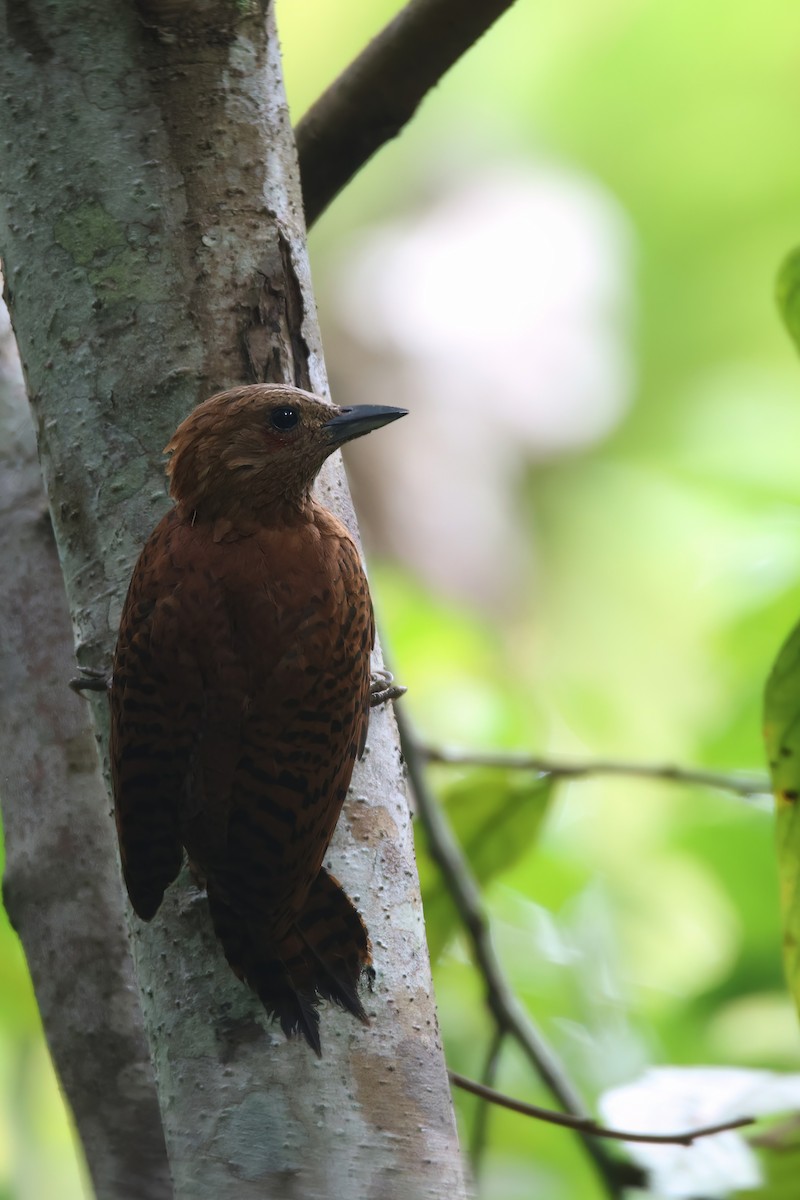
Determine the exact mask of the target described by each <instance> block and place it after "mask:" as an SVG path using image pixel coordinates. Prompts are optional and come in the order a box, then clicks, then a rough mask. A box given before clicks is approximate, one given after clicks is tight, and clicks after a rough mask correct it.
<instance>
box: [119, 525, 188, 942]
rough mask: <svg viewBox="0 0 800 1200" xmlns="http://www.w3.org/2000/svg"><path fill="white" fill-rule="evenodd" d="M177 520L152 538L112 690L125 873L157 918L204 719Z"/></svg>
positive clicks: (131, 592)
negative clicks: (188, 631)
mask: <svg viewBox="0 0 800 1200" xmlns="http://www.w3.org/2000/svg"><path fill="white" fill-rule="evenodd" d="M176 529H177V519H176V514H175V511H174V510H173V511H172V512H170V513H168V514H167V516H166V517H165V518H164V519H163V520H162V521H161V523H160V524H159V525H158V526H157V528H156V529H155V530H154V531H153V533H152V534H151V536H150V538H149V539H148V541H147V543H146V545H145V547H144V549H143V551H142V553H141V555H140V557H139V560H138V562H137V564H136V567H135V570H134V573H133V578H132V579H131V584H130V587H129V589H128V596H127V599H126V601H125V606H124V609H123V613H122V620H121V623H120V631H119V638H118V641H117V651H116V655H115V659H114V672H113V679H112V686H111V743H110V758H111V777H112V783H113V788H114V802H115V804H114V807H115V816H116V823H117V833H118V835H119V844H120V855H121V858H122V869H123V874H124V876H125V883H126V885H127V888H128V894H129V895H130V898H131V903H132V904H133V907H134V909H135V911H136V912H137V913H138V914H139V916H140V917H142V918H144V919H145V920H150V918H151V917H152V916H153V915H154V914H155V912H156V910H157V909H158V906H159V904H160V903H161V898H162V896H163V894H164V889H165V888H166V887H167V886H168V884H169V883H171V882H172V880H173V879H174V878H175V876H176V875H177V874H178V871H179V870H180V866H181V859H182V849H181V836H180V820H179V798H180V794H181V789H182V787H183V784H184V780H185V778H186V776H187V774H188V772H189V769H190V764H191V761H192V757H193V755H194V752H195V742H196V730H197V728H198V724H199V720H200V716H201V712H202V695H201V688H200V676H199V672H198V669H197V664H196V663H195V662H194V661H193V660H192V658H191V656H190V655H187V654H186V653H185V650H184V649H183V648H182V646H181V643H180V639H179V638H177V637H176V633H177V632H178V631H179V630H180V624H181V611H180V610H181V605H180V578H179V572H178V571H177V570H176V567H175V563H174V558H173V553H172V549H173V541H174V538H175V535H176Z"/></svg>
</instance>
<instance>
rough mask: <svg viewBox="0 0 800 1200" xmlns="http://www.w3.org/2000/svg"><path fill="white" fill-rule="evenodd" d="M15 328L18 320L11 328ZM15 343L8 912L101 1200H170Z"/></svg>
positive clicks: (0, 797) (3, 607)
mask: <svg viewBox="0 0 800 1200" xmlns="http://www.w3.org/2000/svg"><path fill="white" fill-rule="evenodd" d="M0 319H2V317H0ZM11 344H12V338H11V336H10V331H9V330H8V329H5V330H0V562H2V570H1V571H0V679H2V687H0V763H2V773H0V801H2V811H3V829H4V835H5V847H6V865H5V872H4V876H3V899H4V902H5V905H6V908H7V910H8V914H9V917H10V918H11V921H12V922H13V924H14V926H15V928H16V929H17V932H18V933H19V935H20V937H21V939H22V943H23V945H24V947H25V952H26V955H27V960H28V966H29V968H30V971H31V975H32V977H33V983H34V987H35V989H36V998H37V1001H38V1004H39V1009H40V1011H41V1014H42V1018H43V1021H44V1026H45V1031H46V1033H47V1039H48V1043H49V1045H50V1051H51V1054H52V1056H53V1061H54V1063H55V1065H56V1069H57V1071H58V1074H59V1077H60V1079H61V1083H62V1086H63V1088H64V1090H65V1092H66V1094H67V1095H68V1096H69V1098H70V1103H71V1106H72V1112H73V1114H74V1117H75V1124H76V1126H77V1129H78V1132H79V1134H80V1138H81V1142H82V1144H83V1146H84V1148H85V1154H86V1162H87V1165H88V1168H89V1171H90V1173H91V1176H92V1181H93V1183H94V1187H95V1191H96V1193H97V1195H98V1196H99V1197H105V1196H110V1197H125V1198H126V1200H169V1197H170V1196H171V1195H172V1186H171V1184H170V1180H169V1172H168V1169H167V1160H166V1151H165V1147H164V1135H163V1132H162V1129H161V1120H160V1115H159V1109H158V1103H157V1099H156V1093H155V1081H154V1077H153V1068H152V1064H151V1061H150V1055H149V1052H148V1046H147V1041H146V1038H145V1035H144V1029H143V1026H142V1016H141V1011H140V1008H139V998H138V993H137V990H136V987H135V983H134V978H133V970H132V964H131V958H130V953H129V951H128V942H127V937H126V928H125V913H124V908H123V904H122V895H121V892H120V886H119V870H118V868H117V863H116V861H115V853H114V832H113V828H112V825H111V822H110V821H109V816H108V797H107V794H106V790H105V787H104V786H103V780H102V778H101V776H100V773H99V771H98V767H97V754H96V751H95V739H94V731H93V730H92V727H91V721H90V719H89V709H88V707H87V705H86V702H85V701H83V700H81V699H80V698H79V697H78V696H76V695H75V694H74V693H73V692H71V691H70V690H69V688H68V687H67V680H68V679H69V677H70V674H72V673H73V672H74V662H75V658H74V651H73V646H72V630H71V628H70V622H69V612H68V611H67V603H66V598H65V596H64V585H63V583H62V580H61V569H60V567H59V563H58V555H57V553H56V545H55V541H54V540H53V531H52V526H51V524H50V515H49V512H48V509H47V502H46V499H45V496H44V492H43V490H42V476H41V471H40V470H39V463H38V461H37V458H36V439H35V437H34V432H33V428H32V425H31V419H30V412H29V409H28V403H27V399H26V397H25V391H24V387H23V383H22V379H21V377H20V375H19V370H18V365H17V363H16V361H15V357H14V356H12V354H11V352H10V351H11Z"/></svg>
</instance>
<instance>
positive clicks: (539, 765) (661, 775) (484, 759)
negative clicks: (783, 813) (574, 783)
mask: <svg viewBox="0 0 800 1200" xmlns="http://www.w3.org/2000/svg"><path fill="white" fill-rule="evenodd" d="M417 752H418V754H419V755H420V757H421V758H424V759H425V760H426V762H432V763H443V764H444V765H446V766H453V767H462V766H463V767H505V768H510V769H511V770H519V771H539V772H540V774H542V775H552V776H553V777H554V778H556V779H587V778H589V777H590V776H592V775H627V776H629V777H632V778H636V779H660V780H664V781H665V782H667V783H682V784H689V785H696V786H699V787H708V788H715V789H717V790H719V791H723V792H734V793H735V794H736V795H737V796H745V797H748V798H753V797H756V796H768V795H770V794H771V792H772V788H771V787H770V783H769V780H768V779H767V777H766V775H764V776H761V775H750V776H748V775H739V774H725V773H724V772H718V771H704V770H701V769H700V768H695V767H677V766H673V765H671V764H669V763H632V762H620V761H618V760H615V759H595V760H593V761H591V762H583V763H580V762H564V761H559V760H558V759H550V758H543V757H542V756H540V755H537V754H515V753H513V752H508V753H506V752H504V751H491V750H490V751H485V752H483V751H476V750H456V749H451V748H450V747H448V746H429V745H425V744H418V745H417Z"/></svg>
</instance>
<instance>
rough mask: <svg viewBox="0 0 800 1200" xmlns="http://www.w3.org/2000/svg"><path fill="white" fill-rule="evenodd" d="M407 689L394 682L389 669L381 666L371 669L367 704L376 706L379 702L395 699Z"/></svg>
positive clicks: (384, 702)
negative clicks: (375, 669) (377, 669)
mask: <svg viewBox="0 0 800 1200" xmlns="http://www.w3.org/2000/svg"><path fill="white" fill-rule="evenodd" d="M407 691H408V688H406V687H403V685H402V683H395V681H394V675H393V674H392V672H391V671H387V670H386V668H385V667H382V668H381V669H380V670H379V671H373V672H372V675H371V677H370V681H369V706H370V708H378V707H379V706H380V705H381V704H388V703H389V701H390V700H397V699H398V698H399V697H400V696H403V695H405V693H406V692H407Z"/></svg>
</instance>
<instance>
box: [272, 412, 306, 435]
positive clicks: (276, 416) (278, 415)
mask: <svg viewBox="0 0 800 1200" xmlns="http://www.w3.org/2000/svg"><path fill="white" fill-rule="evenodd" d="M299 420H300V413H299V412H298V411H297V409H296V408H288V407H286V408H275V409H273V411H272V427H273V429H278V430H280V432H281V433H286V432H287V430H289V429H294V427H295V425H296V424H297V422H298V421H299Z"/></svg>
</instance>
